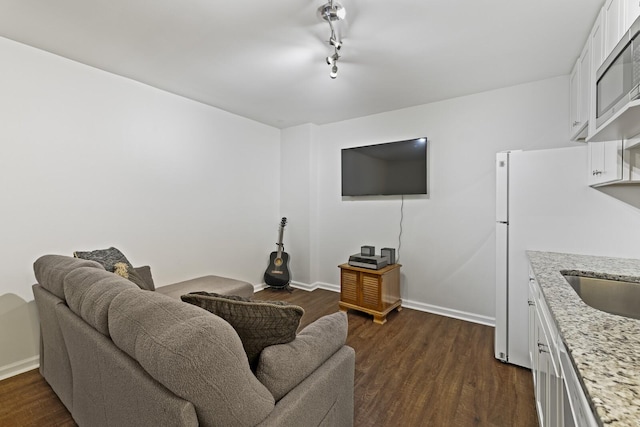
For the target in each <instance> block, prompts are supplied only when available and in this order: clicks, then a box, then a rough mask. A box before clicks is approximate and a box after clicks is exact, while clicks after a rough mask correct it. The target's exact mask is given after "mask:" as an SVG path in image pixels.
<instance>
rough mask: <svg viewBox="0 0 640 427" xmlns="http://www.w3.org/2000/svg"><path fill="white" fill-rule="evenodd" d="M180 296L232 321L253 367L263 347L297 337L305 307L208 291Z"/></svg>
mask: <svg viewBox="0 0 640 427" xmlns="http://www.w3.org/2000/svg"><path fill="white" fill-rule="evenodd" d="M180 298H181V299H182V301H185V302H188V303H189V304H193V305H197V306H198V307H201V308H204V309H205V310H207V311H209V312H211V313H213V314H215V315H216V316H219V317H222V318H223V319H224V320H226V321H227V322H228V323H229V324H231V326H233V329H235V330H236V333H237V334H238V336H239V337H240V340H241V341H242V346H243V347H244V351H245V352H246V353H247V358H248V359H249V365H250V366H251V369H253V370H255V367H256V365H257V363H258V358H259V356H260V352H262V349H264V348H265V347H268V346H270V345H275V344H286V343H288V342H291V341H293V340H294V339H295V337H296V331H297V330H298V326H299V325H300V318H302V315H303V314H304V310H303V309H302V307H300V306H297V305H293V304H289V303H287V302H284V301H259V300H255V301H252V300H250V299H248V298H243V297H239V296H228V295H220V294H216V293H209V292H192V293H189V294H186V295H182V296H181V297H180Z"/></svg>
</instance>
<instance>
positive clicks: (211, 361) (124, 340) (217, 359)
mask: <svg viewBox="0 0 640 427" xmlns="http://www.w3.org/2000/svg"><path fill="white" fill-rule="evenodd" d="M109 333H110V335H111V337H112V339H113V342H114V343H115V344H116V346H118V347H119V348H120V349H121V350H123V351H124V352H125V353H127V354H129V355H130V356H131V357H133V358H134V359H136V360H137V361H138V363H140V365H141V366H142V368H144V369H145V371H146V372H147V373H148V374H149V375H151V376H152V377H153V378H155V379H156V381H158V382H160V383H161V384H162V385H164V386H165V387H166V388H168V389H169V390H171V391H172V392H173V393H174V394H176V395H178V396H180V397H181V398H183V399H185V400H188V401H189V402H192V403H193V405H194V406H195V408H196V413H197V414H198V420H199V421H200V425H206V426H240V425H242V426H246V425H256V424H258V423H259V422H261V421H262V420H263V419H264V418H266V417H267V415H268V414H269V413H270V412H271V411H272V410H273V408H274V405H275V401H274V398H273V396H272V395H271V393H270V392H269V390H267V388H266V387H265V386H264V385H262V384H261V383H260V382H259V381H258V379H257V378H256V377H255V376H254V375H253V373H252V372H251V370H250V369H249V364H248V363H247V358H246V356H245V354H244V350H243V348H242V343H241V341H240V338H239V337H238V335H237V334H236V332H235V331H234V330H233V328H232V327H231V325H229V324H228V323H227V322H225V321H224V320H223V319H221V318H219V317H217V316H214V315H212V314H211V313H208V312H207V311H206V310H203V309H201V308H199V307H196V306H193V305H190V304H185V303H183V302H182V301H180V300H176V299H173V298H170V297H167V296H166V295H162V294H158V293H156V292H144V291H141V290H139V289H130V290H125V291H123V292H121V293H120V294H118V295H117V296H116V297H115V298H114V299H113V301H112V303H111V306H110V307H109Z"/></svg>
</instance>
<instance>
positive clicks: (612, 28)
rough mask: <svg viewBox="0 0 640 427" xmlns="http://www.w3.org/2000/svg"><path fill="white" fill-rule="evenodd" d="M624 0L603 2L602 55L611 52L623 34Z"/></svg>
mask: <svg viewBox="0 0 640 427" xmlns="http://www.w3.org/2000/svg"><path fill="white" fill-rule="evenodd" d="M623 1H626V0H607V1H606V2H605V3H604V12H603V13H604V55H605V57H606V56H607V55H609V54H610V53H611V51H612V50H613V48H614V47H615V46H616V44H617V43H618V42H619V41H620V39H621V38H622V35H623V34H624V31H623V30H624V26H625V25H624V5H623V3H622V2H623Z"/></svg>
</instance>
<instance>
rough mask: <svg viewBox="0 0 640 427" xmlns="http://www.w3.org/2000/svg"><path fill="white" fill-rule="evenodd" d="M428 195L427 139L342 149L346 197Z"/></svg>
mask: <svg viewBox="0 0 640 427" xmlns="http://www.w3.org/2000/svg"><path fill="white" fill-rule="evenodd" d="M401 194H402V195H404V194H427V138H415V139H409V140H406V141H397V142H388V143H385V144H376V145H367V146H363V147H354V148H343V149H342V195H343V196H389V195H401Z"/></svg>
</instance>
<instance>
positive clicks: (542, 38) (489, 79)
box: [0, 0, 603, 128]
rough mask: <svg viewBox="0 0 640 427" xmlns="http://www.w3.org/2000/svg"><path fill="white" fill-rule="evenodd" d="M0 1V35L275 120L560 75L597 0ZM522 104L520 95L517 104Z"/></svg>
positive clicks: (314, 119) (284, 123)
mask: <svg viewBox="0 0 640 427" xmlns="http://www.w3.org/2000/svg"><path fill="white" fill-rule="evenodd" d="M324 3H326V1H323V0H273V1H259V0H227V1H224V2H222V1H219V0H0V36H3V37H6V38H8V39H12V40H15V41H18V42H21V43H24V44H27V45H31V46H34V47H37V48H40V49H44V50H46V51H50V52H53V53H56V54H58V55H61V56H64V57H67V58H70V59H73V60H76V61H79V62H82V63H85V64H88V65H91V66H94V67H97V68H100V69H103V70H106V71H110V72H112V73H115V74H119V75H122V76H126V77H129V78H131V79H134V80H138V81H141V82H144V83H147V84H149V85H151V86H155V87H158V88H161V89H164V90H167V91H169V92H173V93H176V94H179V95H183V96H185V97H188V98H192V99H195V100H198V101H201V102H203V103H205V104H209V105H212V106H215V107H218V108H221V109H223V110H226V111H229V112H232V113H236V114H239V115H241V116H245V117H248V118H251V119H254V120H257V121H259V122H262V123H266V124H269V125H272V126H275V127H278V128H285V127H289V126H293V125H297V124H302V123H316V124H324V123H331V122H336V121H340V120H346V119H350V118H354V117H361V116H366V115H369V114H374V113H379V112H384V111H390V110H396V109H400V108H404V107H410V106H414V105H420V104H425V103H429V102H433V101H437V100H442V99H447V98H452V97H456V96H461V95H467V94H471V93H477V92H482V91H486V90H491V89H496V88H500V87H506V86H511V85H515V84H519V83H524V82H529V81H535V80H540V79H544V78H548V77H553V76H559V75H565V74H569V72H570V71H571V68H572V66H573V63H574V62H575V60H576V58H577V56H578V55H579V54H580V50H581V49H582V46H583V44H584V41H585V40H586V38H587V35H588V33H589V30H590V28H591V25H592V23H593V21H594V20H595V18H596V15H597V13H598V11H599V9H600V7H601V5H602V3H603V1H602V0H529V1H525V0H393V1H391V0H387V1H383V0H342V1H341V4H342V5H343V6H344V7H345V9H346V11H347V19H346V21H342V22H341V24H343V29H342V31H341V32H342V34H343V42H344V46H343V48H342V51H341V56H342V58H341V59H340V62H339V72H338V78H337V79H335V80H332V79H331V78H329V66H328V65H327V64H326V63H325V57H326V56H327V55H328V54H329V53H330V49H329V45H328V43H327V40H328V38H329V26H328V24H327V23H326V22H324V21H321V20H320V19H319V18H318V17H317V16H316V9H317V8H318V7H319V6H320V5H322V4H324ZM523 102H526V100H523Z"/></svg>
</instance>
